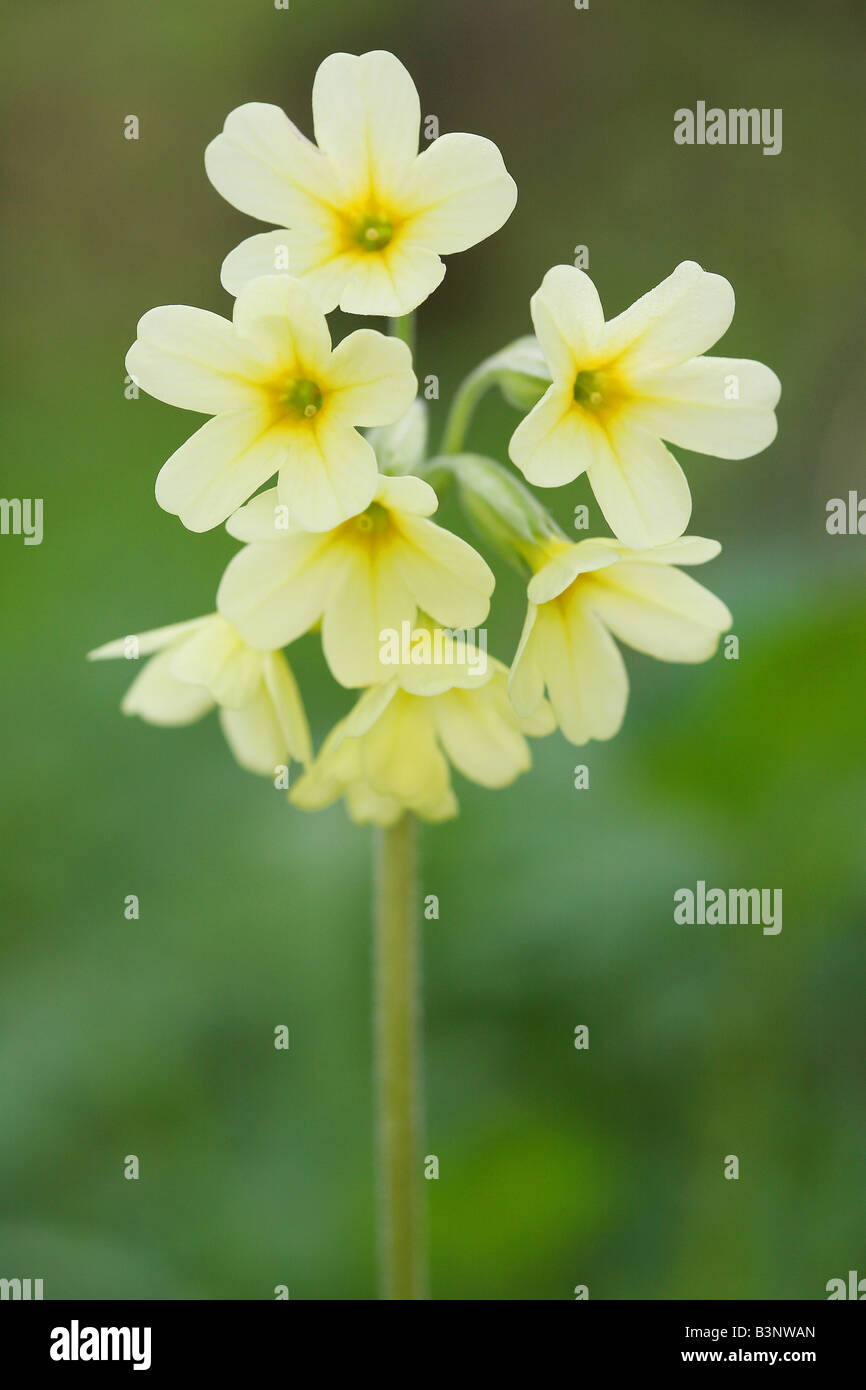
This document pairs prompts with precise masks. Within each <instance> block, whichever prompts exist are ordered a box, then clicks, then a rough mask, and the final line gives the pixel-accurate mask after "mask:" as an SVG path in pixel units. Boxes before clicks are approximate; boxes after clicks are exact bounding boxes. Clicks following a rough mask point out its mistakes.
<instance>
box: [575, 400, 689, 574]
mask: <svg viewBox="0 0 866 1390" xmlns="http://www.w3.org/2000/svg"><path fill="white" fill-rule="evenodd" d="M602 438H603V437H602V432H601V431H597V432H596V440H597V442H600V441H601V440H602ZM588 477H589V481H590V484H591V486H592V490H593V492H594V493H595V498H596V501H597V502H598V505H599V506H600V507H601V510H602V513H603V515H604V519H605V521H606V522H607V524H608V526H609V527H610V528H611V530H612V531H613V532H614V533H615V535H616V536H617V537H618V539H619V540H620V541H622V543H623V545H627V546H630V547H632V548H633V549H635V550H643V549H645V548H646V547H647V546H651V545H664V544H666V543H667V542H668V541H672V540H676V538H677V537H678V536H681V535H682V533H683V531H685V529H686V527H687V525H688V523H689V517H690V516H691V512H692V495H691V492H690V490H689V485H688V482H687V481H686V476H685V474H684V473H683V470H682V469H681V468H680V465H679V464H678V463H677V461H676V459H675V458H674V456H673V454H672V453H671V452H670V450H669V449H666V448H665V446H664V444H662V442H661V440H660V439H658V438H657V437H656V436H654V435H652V434H648V433H647V432H646V430H642V429H640V428H639V427H638V426H637V425H635V424H634V423H633V422H632V420H631V418H630V416H629V415H626V414H625V413H624V412H623V413H620V414H618V415H617V416H615V417H614V418H613V419H612V420H611V421H610V422H609V424H608V433H607V437H606V439H604V443H603V444H600V447H598V449H597V450H596V455H595V458H594V460H593V462H592V463H591V464H590V467H589V469H588Z"/></svg>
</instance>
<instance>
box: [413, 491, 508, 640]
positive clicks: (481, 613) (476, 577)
mask: <svg viewBox="0 0 866 1390" xmlns="http://www.w3.org/2000/svg"><path fill="white" fill-rule="evenodd" d="M394 525H395V527H396V529H397V531H398V532H399V534H400V535H401V536H402V537H403V543H402V544H401V543H400V542H396V543H395V544H394V545H393V556H394V567H395V569H396V571H397V573H398V574H399V575H400V577H401V579H402V580H403V582H404V584H405V585H406V587H407V588H408V590H409V592H410V593H411V594H412V596H413V598H414V600H415V602H416V603H417V605H418V607H419V608H420V609H422V610H423V611H424V612H425V613H429V614H430V617H431V618H433V619H434V620H435V621H436V622H437V623H441V624H442V626H443V627H449V628H467V627H477V626H478V624H479V623H483V622H484V619H485V618H486V617H487V614H488V612H489V611H490V595H491V594H492V593H493V589H494V585H495V583H496V580H495V578H494V575H493V572H492V570H491V569H490V567H489V565H487V564H486V563H485V561H484V560H482V558H481V556H480V555H479V554H478V552H477V550H474V549H473V548H472V546H471V545H469V544H468V543H467V542H466V541H464V540H462V539H461V537H460V536H455V535H453V534H452V532H450V531H446V530H445V529H444V527H442V526H437V525H436V524H435V522H432V521H427V520H426V519H425V518H423V517H415V516H409V515H408V514H403V515H397V516H395V517H394Z"/></svg>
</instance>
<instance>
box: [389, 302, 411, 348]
mask: <svg viewBox="0 0 866 1390" xmlns="http://www.w3.org/2000/svg"><path fill="white" fill-rule="evenodd" d="M388 332H389V333H390V335H391V337H392V338H399V339H400V341H401V342H403V343H405V344H406V346H407V347H408V349H409V351H410V352H411V353H412V354H413V356H414V353H415V314H414V313H411V314H404V315H403V317H402V318H400V319H389V320H388Z"/></svg>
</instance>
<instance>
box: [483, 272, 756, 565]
mask: <svg viewBox="0 0 866 1390" xmlns="http://www.w3.org/2000/svg"><path fill="white" fill-rule="evenodd" d="M733 313H734V291H733V290H732V288H731V286H730V285H729V284H728V282H727V280H725V279H723V278H722V276H720V275H710V274H708V272H707V271H705V270H702V269H701V267H700V266H699V265H696V264H695V263H694V261H684V262H683V263H682V265H679V266H677V268H676V270H675V271H674V273H673V274H672V275H670V276H669V277H668V279H667V280H664V281H662V283H661V284H660V285H657V286H656V288H655V289H653V290H650V291H649V293H648V294H645V295H644V296H643V298H642V299H639V300H638V301H637V302H636V303H635V304H633V305H632V306H631V308H630V309H626V310H625V312H624V313H622V314H620V315H619V316H618V317H617V318H615V319H612V320H611V321H610V322H609V323H605V321H604V313H603V311H602V307H601V302H600V300H599V297H598V293H597V291H596V289H595V286H594V285H593V283H592V281H591V280H590V278H589V276H588V275H585V274H584V272H583V271H582V270H578V269H576V268H575V267H574V266H566V265H559V266H554V268H553V269H552V270H549V271H548V273H547V274H546V275H545V277H544V280H543V281H542V284H541V288H540V289H539V290H538V292H537V294H536V295H535V296H534V297H533V300H532V318H533V323H534V325H535V331H536V334H537V337H538V341H539V344H540V346H541V349H542V352H543V354H544V358H545V359H546V362H547V367H548V369H549V373H550V376H551V377H552V378H553V380H552V384H551V385H550V387H549V388H548V390H547V391H546V392H545V394H544V395H543V396H542V398H541V400H540V401H539V402H538V404H537V405H536V406H535V407H534V408H533V409H532V410H531V411H530V412H529V414H528V415H527V416H526V418H525V419H524V420H523V421H522V422H521V424H520V425H518V427H517V429H516V430H515V432H514V435H513V437H512V440H511V445H510V449H509V452H510V455H511V458H512V460H513V462H514V463H515V464H516V465H517V467H518V468H519V469H520V470H521V472H522V473H523V474H524V476H525V477H526V478H527V479H528V480H529V482H531V483H536V484H538V485H539V486H540V487H558V486H560V485H561V484H563V483H570V482H571V481H572V480H573V479H574V478H576V477H577V476H578V475H579V474H580V473H583V472H584V471H585V472H586V474H587V477H588V478H589V481H590V484H591V486H592V489H593V492H594V493H595V496H596V500H597V501H598V504H599V506H600V507H601V510H602V512H603V514H604V518H605V520H606V521H607V523H608V525H609V526H610V528H611V530H612V531H614V532H615V534H616V535H617V536H618V538H619V539H620V540H621V541H622V542H623V544H624V545H629V546H631V547H633V548H634V549H643V548H644V547H647V546H651V545H659V544H664V543H666V542H668V541H671V540H674V539H676V537H677V536H680V535H681V534H682V533H683V531H684V530H685V528H686V526H687V524H688V520H689V517H690V515H691V506H692V500H691V493H690V491H689V485H688V483H687V481H686V478H685V475H684V474H683V471H682V469H681V468H680V466H679V464H678V463H677V461H676V459H675V458H674V456H673V454H671V453H670V451H669V450H668V449H667V448H666V447H665V445H664V444H663V443H662V440H668V441H669V442H670V443H671V444H678V445H680V446H681V447H682V448H684V449H691V450H694V451H695V452H697V453H702V454H715V455H717V456H718V457H720V458H730V459H739V458H748V457H749V456H750V455H751V454H757V453H759V452H760V450H761V449H765V448H766V447H767V445H768V444H770V443H771V442H772V440H773V439H774V438H775V435H776V417H775V414H774V413H773V412H774V409H775V406H776V404H777V402H778V399H779V392H780V389H781V388H780V385H779V380H778V377H777V376H776V375H775V373H774V372H772V371H770V369H769V367H765V366H764V365H763V364H762V363H760V362H751V361H746V360H741V359H740V358H728V357H702V356H700V355H699V354H701V353H703V352H705V351H706V350H707V348H709V347H711V346H712V344H713V343H714V342H716V340H717V339H718V338H720V337H721V335H722V334H723V333H724V332H725V330H726V329H727V328H728V326H729V324H730V322H731V319H732V317H733Z"/></svg>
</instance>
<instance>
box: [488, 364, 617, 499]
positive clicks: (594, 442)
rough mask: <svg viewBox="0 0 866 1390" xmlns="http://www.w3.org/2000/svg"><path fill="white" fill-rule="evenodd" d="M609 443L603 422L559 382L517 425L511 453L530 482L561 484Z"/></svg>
mask: <svg viewBox="0 0 866 1390" xmlns="http://www.w3.org/2000/svg"><path fill="white" fill-rule="evenodd" d="M605 447H606V446H605V439H604V435H603V432H602V430H601V428H600V426H599V425H598V424H597V423H596V422H595V421H594V420H593V419H591V418H590V417H589V416H588V415H587V413H586V412H585V411H582V410H579V409H578V408H577V407H576V406H574V404H573V402H572V400H571V398H570V396H567V395H565V394H564V393H563V391H562V389H561V388H560V387H559V386H550V387H548V389H547V391H545V393H544V395H543V396H542V398H541V400H540V401H539V402H538V405H536V406H533V408H532V410H530V412H529V414H528V415H527V416H526V417H525V419H523V420H521V422H520V424H519V425H518V426H517V429H516V430H515V431H514V434H513V435H512V436H511V442H510V443H509V445H508V454H509V457H510V459H511V461H512V463H514V464H516V466H517V467H518V468H519V469H520V471H521V473H522V474H523V476H524V478H526V479H527V481H528V482H530V483H535V484H536V486H537V487H561V486H562V484H563V483H571V482H573V481H574V479H575V478H577V477H579V476H580V474H581V473H583V472H584V471H585V469H587V468H589V467H590V465H591V464H592V462H593V460H594V459H595V458H596V456H597V454H598V453H599V451H603V450H605Z"/></svg>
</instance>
